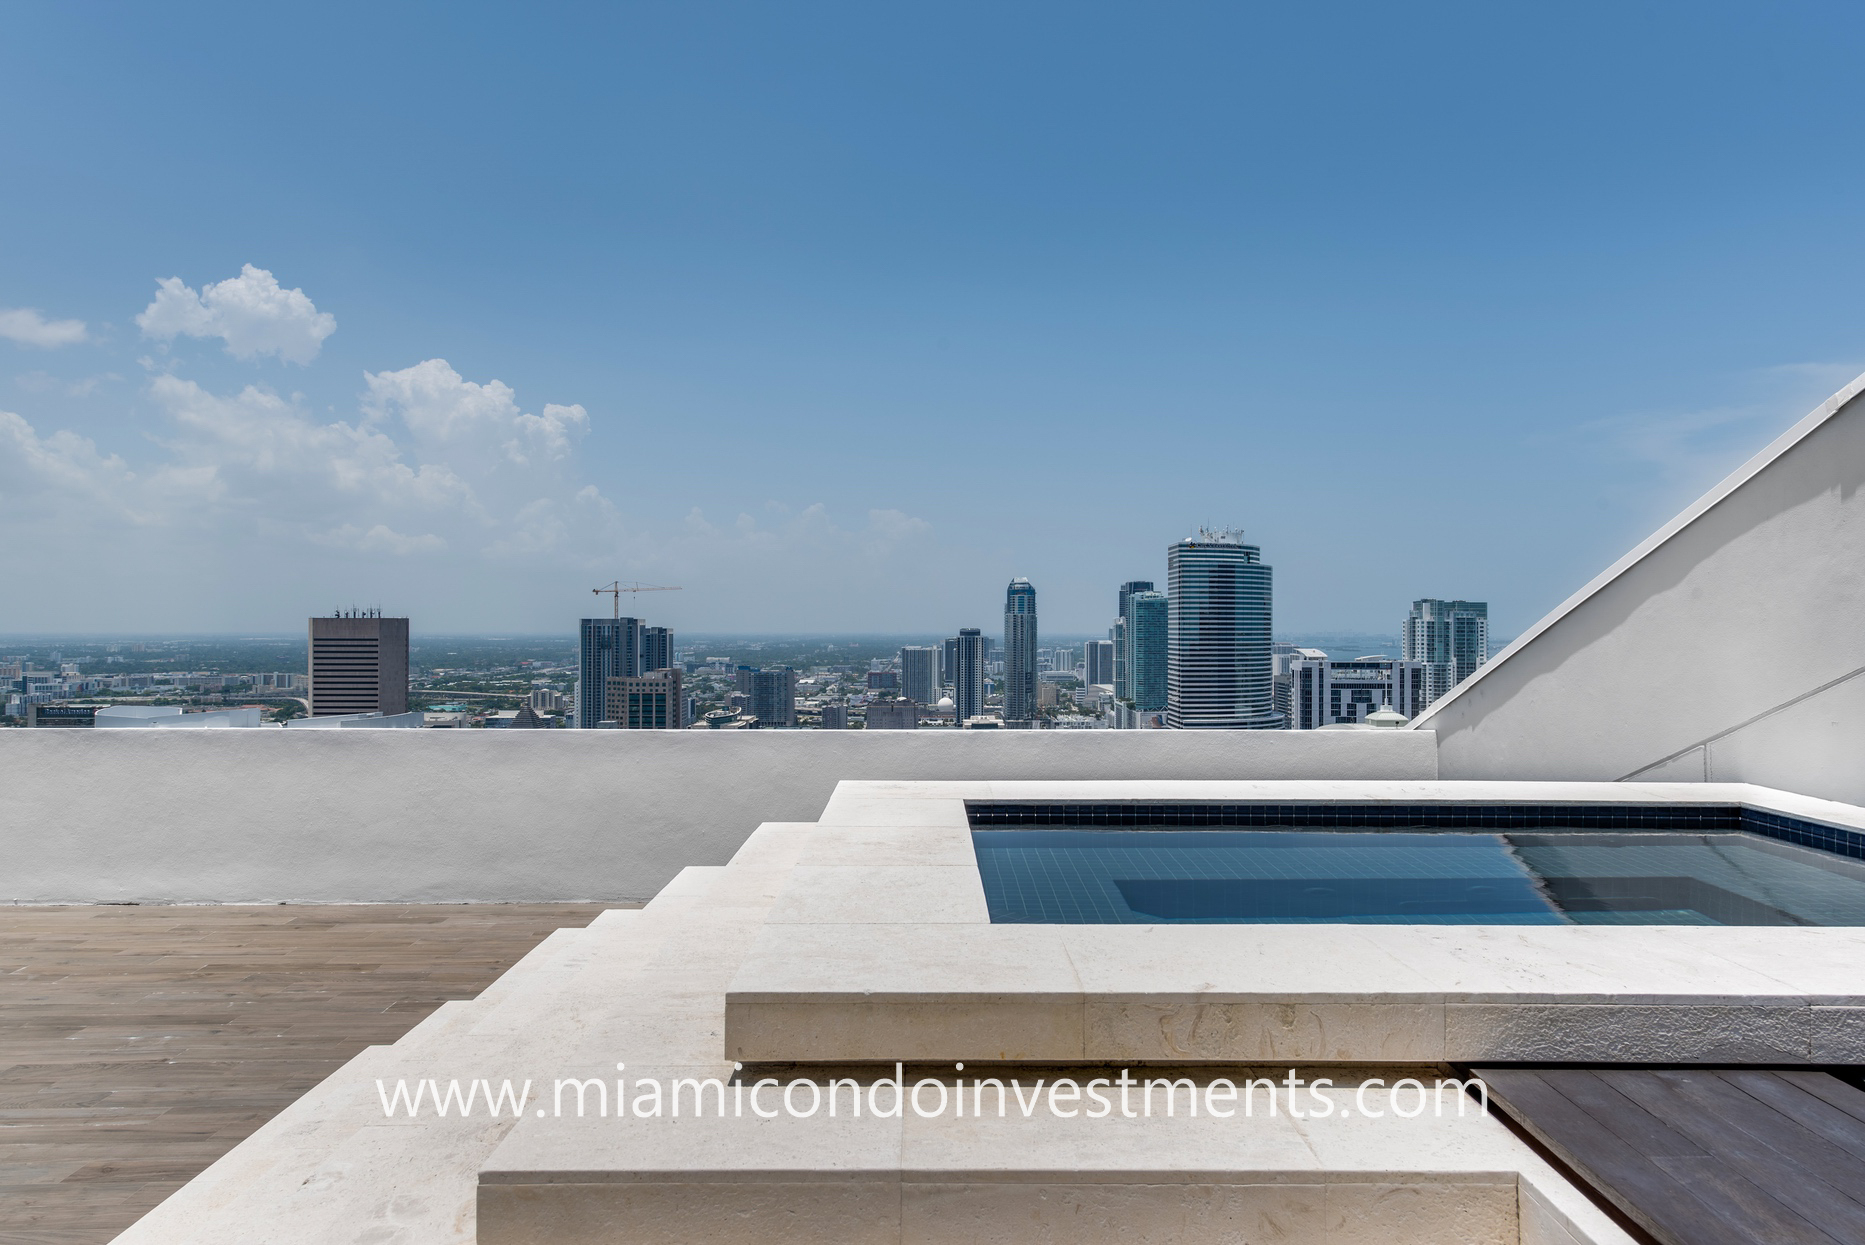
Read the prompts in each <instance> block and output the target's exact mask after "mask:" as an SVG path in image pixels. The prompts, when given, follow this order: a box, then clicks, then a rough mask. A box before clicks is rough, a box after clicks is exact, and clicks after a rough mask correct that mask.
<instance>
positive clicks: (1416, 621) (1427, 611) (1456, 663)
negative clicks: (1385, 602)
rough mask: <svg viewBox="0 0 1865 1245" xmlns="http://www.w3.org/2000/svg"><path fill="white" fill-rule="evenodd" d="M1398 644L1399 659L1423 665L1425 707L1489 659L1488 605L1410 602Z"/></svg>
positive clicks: (1435, 601)
mask: <svg viewBox="0 0 1865 1245" xmlns="http://www.w3.org/2000/svg"><path fill="white" fill-rule="evenodd" d="M1400 643H1401V646H1402V647H1401V650H1400V656H1402V657H1403V658H1404V659H1405V660H1406V661H1417V662H1423V663H1424V666H1425V705H1426V706H1429V705H1430V704H1432V703H1433V702H1434V701H1436V700H1437V699H1438V698H1439V697H1441V696H1443V695H1444V694H1445V693H1447V692H1449V691H1450V690H1451V689H1452V688H1453V687H1456V686H1457V685H1458V684H1459V683H1461V682H1463V681H1464V680H1465V679H1467V678H1469V677H1470V676H1471V675H1473V674H1475V673H1476V670H1477V667H1478V666H1481V665H1482V664H1483V663H1484V662H1486V661H1488V660H1489V603H1488V602H1486V601H1439V600H1437V599H1436V598H1432V597H1426V598H1424V599H1422V600H1418V601H1414V602H1412V612H1411V614H1410V615H1408V616H1407V617H1406V619H1405V630H1404V635H1403V638H1402V639H1401V642H1400ZM1406 716H1408V717H1416V716H1417V715H1416V714H1407V715H1406Z"/></svg>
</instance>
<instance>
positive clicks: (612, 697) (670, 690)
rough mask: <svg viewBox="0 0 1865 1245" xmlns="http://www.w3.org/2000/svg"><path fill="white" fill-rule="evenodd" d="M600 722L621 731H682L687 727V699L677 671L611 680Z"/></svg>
mask: <svg viewBox="0 0 1865 1245" xmlns="http://www.w3.org/2000/svg"><path fill="white" fill-rule="evenodd" d="M602 720H603V722H604V723H611V722H612V723H614V724H615V728H616V729H618V730H624V731H677V730H683V729H684V728H685V727H686V726H687V721H686V696H685V693H684V692H683V691H682V688H681V671H680V669H679V667H677V666H664V667H662V668H661V669H659V670H655V671H652V672H650V673H645V674H633V675H615V676H613V677H611V678H610V679H609V682H608V702H607V705H606V707H605V708H604V710H603V718H602Z"/></svg>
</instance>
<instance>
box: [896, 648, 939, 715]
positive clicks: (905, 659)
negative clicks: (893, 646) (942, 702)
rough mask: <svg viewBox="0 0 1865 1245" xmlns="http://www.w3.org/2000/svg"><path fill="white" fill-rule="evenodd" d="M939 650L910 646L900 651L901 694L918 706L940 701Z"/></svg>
mask: <svg viewBox="0 0 1865 1245" xmlns="http://www.w3.org/2000/svg"><path fill="white" fill-rule="evenodd" d="M938 676H939V650H938V649H936V648H931V647H921V646H919V645H916V644H909V645H907V646H906V647H905V648H903V649H901V650H900V693H901V695H903V696H905V697H906V698H907V699H908V700H910V701H912V702H913V703H914V704H917V705H930V704H932V703H933V702H934V701H935V700H938V699H939V678H938Z"/></svg>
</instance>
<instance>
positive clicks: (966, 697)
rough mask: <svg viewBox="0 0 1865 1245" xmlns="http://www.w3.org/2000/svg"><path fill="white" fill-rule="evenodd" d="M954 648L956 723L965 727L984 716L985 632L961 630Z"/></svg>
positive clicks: (953, 683) (955, 640) (955, 724)
mask: <svg viewBox="0 0 1865 1245" xmlns="http://www.w3.org/2000/svg"><path fill="white" fill-rule="evenodd" d="M947 643H949V644H951V646H952V724H953V725H954V726H963V725H965V723H966V722H968V721H970V720H971V719H972V718H975V717H978V716H980V715H981V714H983V713H984V663H985V658H986V650H985V643H984V632H982V631H981V630H979V629H978V628H976V627H964V628H961V629H960V631H959V633H958V635H957V636H955V637H954V638H953V639H951V640H949V641H947Z"/></svg>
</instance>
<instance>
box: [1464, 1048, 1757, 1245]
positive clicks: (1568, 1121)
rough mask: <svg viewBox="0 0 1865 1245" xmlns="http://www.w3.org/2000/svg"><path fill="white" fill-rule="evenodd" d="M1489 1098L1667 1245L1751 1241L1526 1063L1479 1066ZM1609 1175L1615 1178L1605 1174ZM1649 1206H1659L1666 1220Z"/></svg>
mask: <svg viewBox="0 0 1865 1245" xmlns="http://www.w3.org/2000/svg"><path fill="white" fill-rule="evenodd" d="M1472 1071H1473V1072H1474V1074H1475V1075H1476V1076H1478V1077H1481V1078H1482V1079H1483V1081H1484V1083H1485V1084H1487V1085H1488V1086H1489V1094H1490V1100H1491V1101H1492V1102H1494V1103H1496V1104H1497V1105H1498V1106H1500V1107H1502V1108H1503V1109H1504V1110H1505V1111H1507V1112H1508V1114H1509V1115H1510V1117H1511V1118H1513V1119H1514V1120H1515V1121H1516V1122H1517V1123H1519V1124H1520V1125H1521V1126H1522V1127H1523V1128H1524V1129H1526V1130H1527V1131H1528V1132H1529V1134H1530V1135H1531V1136H1533V1137H1534V1138H1535V1140H1537V1141H1539V1142H1540V1143H1541V1144H1542V1145H1544V1146H1546V1147H1547V1148H1548V1150H1549V1151H1550V1152H1552V1153H1553V1154H1554V1155H1555V1156H1556V1157H1558V1158H1559V1159H1560V1160H1561V1161H1562V1162H1563V1163H1566V1164H1567V1165H1568V1166H1569V1167H1571V1168H1572V1169H1573V1170H1574V1171H1575V1172H1576V1173H1578V1174H1579V1175H1580V1177H1581V1178H1582V1179H1584V1180H1586V1181H1587V1182H1589V1183H1590V1184H1592V1185H1593V1186H1594V1187H1595V1188H1596V1189H1598V1190H1599V1192H1600V1193H1601V1195H1602V1196H1604V1197H1605V1198H1606V1199H1607V1200H1608V1201H1610V1202H1611V1203H1612V1204H1613V1205H1614V1206H1615V1207H1617V1208H1618V1209H1619V1210H1620V1211H1621V1212H1622V1213H1623V1214H1625V1215H1626V1216H1627V1217H1628V1218H1629V1219H1631V1220H1632V1221H1633V1222H1634V1223H1636V1224H1637V1225H1638V1226H1639V1227H1641V1228H1643V1229H1644V1230H1645V1231H1646V1232H1649V1233H1650V1234H1651V1235H1652V1236H1654V1237H1656V1238H1657V1239H1658V1240H1660V1241H1663V1242H1665V1243H1666V1245H1752V1242H1751V1241H1750V1240H1749V1238H1747V1237H1743V1236H1741V1235H1738V1234H1737V1233H1735V1232H1733V1231H1730V1230H1729V1229H1728V1228H1726V1227H1725V1225H1724V1224H1723V1222H1722V1220H1721V1219H1720V1218H1719V1217H1718V1216H1717V1215H1716V1214H1715V1212H1713V1211H1712V1210H1711V1209H1710V1208H1709V1207H1707V1206H1705V1205H1703V1204H1702V1203H1701V1202H1699V1201H1698V1200H1697V1199H1696V1198H1695V1197H1694V1196H1691V1195H1689V1191H1688V1189H1687V1188H1686V1187H1685V1186H1684V1185H1683V1184H1682V1183H1681V1182H1680V1181H1679V1180H1678V1178H1677V1176H1676V1175H1674V1174H1673V1173H1672V1172H1668V1171H1666V1170H1664V1169H1663V1168H1661V1167H1659V1166H1658V1165H1657V1164H1656V1163H1654V1162H1652V1160H1651V1159H1650V1158H1649V1157H1648V1156H1646V1155H1645V1154H1644V1153H1642V1152H1641V1151H1640V1150H1639V1149H1638V1148H1637V1147H1636V1146H1633V1145H1630V1144H1628V1143H1627V1142H1626V1141H1625V1140H1624V1139H1623V1138H1621V1137H1620V1136H1619V1135H1618V1134H1617V1133H1615V1132H1613V1131H1612V1130H1611V1129H1610V1128H1607V1127H1606V1126H1605V1125H1604V1124H1602V1123H1600V1121H1598V1120H1597V1119H1595V1118H1594V1117H1593V1116H1592V1115H1591V1114H1589V1113H1588V1112H1587V1111H1586V1110H1584V1109H1583V1108H1581V1107H1580V1106H1579V1105H1577V1104H1575V1103H1574V1102H1572V1101H1571V1100H1569V1099H1568V1098H1567V1096H1566V1095H1565V1094H1563V1093H1561V1092H1560V1091H1559V1090H1557V1089H1556V1088H1555V1087H1554V1086H1553V1085H1550V1084H1549V1083H1548V1082H1547V1080H1546V1079H1544V1075H1545V1074H1544V1073H1542V1072H1538V1071H1536V1070H1534V1069H1527V1068H1475V1069H1472ZM1608 1173H1610V1175H1611V1179H1610V1180H1608V1179H1606V1176H1607V1174H1608ZM1646 1207H1653V1208H1662V1209H1663V1210H1664V1211H1665V1212H1666V1216H1665V1218H1663V1219H1659V1218H1656V1217H1654V1215H1653V1214H1652V1213H1651V1211H1649V1210H1647V1209H1646Z"/></svg>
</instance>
